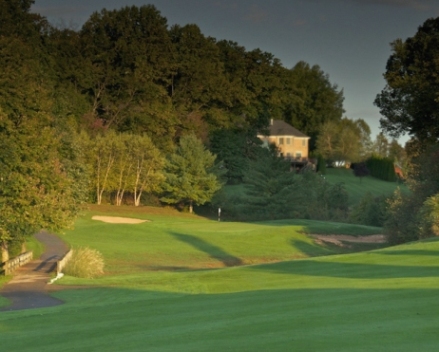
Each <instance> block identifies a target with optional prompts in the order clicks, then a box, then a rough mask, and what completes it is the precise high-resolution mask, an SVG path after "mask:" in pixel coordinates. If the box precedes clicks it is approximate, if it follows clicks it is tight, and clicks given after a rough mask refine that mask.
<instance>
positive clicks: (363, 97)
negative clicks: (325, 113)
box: [32, 0, 439, 144]
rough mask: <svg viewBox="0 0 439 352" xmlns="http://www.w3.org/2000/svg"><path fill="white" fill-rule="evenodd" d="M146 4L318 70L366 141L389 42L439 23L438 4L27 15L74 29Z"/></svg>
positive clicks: (225, 5)
mask: <svg viewBox="0 0 439 352" xmlns="http://www.w3.org/2000/svg"><path fill="white" fill-rule="evenodd" d="M148 4H152V5H154V6H155V7H156V8H157V9H158V10H159V11H160V12H161V14H162V16H164V17H166V18H167V20H168V25H169V26H172V25H174V24H178V25H185V24H188V23H195V24H197V25H198V26H199V27H200V29H201V31H202V33H203V34H204V35H206V36H211V37H214V38H216V39H217V40H222V39H227V40H232V41H235V42H237V43H238V44H239V45H241V46H244V47H245V48H246V49H247V50H252V49H256V48H259V49H261V50H262V51H266V52H269V53H271V54H273V55H274V56H275V57H276V58H278V59H280V60H281V62H282V64H283V66H284V67H286V68H291V67H293V66H294V65H295V64H296V63H297V62H299V61H305V62H307V63H308V64H310V65H318V66H320V68H321V69H322V70H323V72H325V73H326V74H328V76H329V80H330V82H331V83H332V84H334V85H337V86H338V88H339V89H343V93H344V97H345V101H344V108H345V110H346V112H345V114H344V116H346V117H348V118H350V119H354V120H356V119H364V120H365V121H366V122H367V123H368V124H369V126H370V127H371V129H372V138H375V136H376V135H377V134H378V133H379V132H380V129H379V119H380V113H379V110H378V108H377V107H375V106H374V105H373V101H374V99H375V97H376V95H377V94H379V93H380V92H381V90H382V89H383V88H384V86H385V80H384V78H383V73H384V72H385V67H386V62H387V59H388V58H389V56H390V55H391V47H390V43H391V42H393V41H394V40H396V39H398V38H401V39H403V40H405V39H407V38H408V37H412V36H413V35H415V33H416V31H417V29H418V27H419V26H421V25H422V24H423V23H424V22H425V21H426V20H427V19H428V18H433V17H439V0H35V3H34V5H33V7H32V11H33V12H37V13H39V14H41V15H43V16H45V17H47V19H48V20H49V21H50V22H51V23H52V24H54V25H57V26H60V27H68V28H73V29H76V30H79V29H80V28H81V26H82V25H83V24H84V22H85V21H87V19H88V18H89V17H90V15H91V14H92V13H93V12H96V11H97V12H100V11H101V10H102V9H103V8H106V9H107V10H112V9H119V8H121V7H124V6H132V5H135V6H142V5H148ZM407 139H408V137H407V136H405V137H402V138H401V139H400V140H399V141H400V143H401V144H404V143H405V141H406V140H407Z"/></svg>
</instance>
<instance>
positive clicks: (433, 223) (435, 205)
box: [418, 193, 439, 238]
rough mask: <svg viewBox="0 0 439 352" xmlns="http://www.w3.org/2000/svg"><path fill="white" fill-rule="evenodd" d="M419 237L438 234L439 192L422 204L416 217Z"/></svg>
mask: <svg viewBox="0 0 439 352" xmlns="http://www.w3.org/2000/svg"><path fill="white" fill-rule="evenodd" d="M418 223H419V238H428V237H432V236H439V193H438V194H436V195H434V196H431V197H429V198H428V199H427V200H426V201H425V202H424V204H423V205H422V207H421V209H420V211H419V217H418Z"/></svg>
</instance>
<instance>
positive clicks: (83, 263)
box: [63, 247, 104, 279]
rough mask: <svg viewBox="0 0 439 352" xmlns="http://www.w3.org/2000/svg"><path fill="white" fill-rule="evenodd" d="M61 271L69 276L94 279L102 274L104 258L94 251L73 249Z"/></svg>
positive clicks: (85, 248) (86, 248)
mask: <svg viewBox="0 0 439 352" xmlns="http://www.w3.org/2000/svg"><path fill="white" fill-rule="evenodd" d="M63 271H64V273H65V274H67V275H70V276H74V277H78V278H84V279H94V278H96V277H99V276H101V275H103V274H104V258H103V256H102V254H101V253H100V252H99V251H98V250H96V249H91V248H88V247H84V248H75V249H74V250H73V253H72V256H71V258H70V260H69V261H68V262H67V264H66V266H65V268H64V270H63Z"/></svg>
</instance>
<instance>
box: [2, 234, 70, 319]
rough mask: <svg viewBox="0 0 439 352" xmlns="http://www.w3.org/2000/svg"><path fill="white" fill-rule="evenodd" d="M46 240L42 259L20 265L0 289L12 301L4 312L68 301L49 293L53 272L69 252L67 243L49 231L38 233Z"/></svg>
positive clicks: (50, 305) (40, 238) (38, 236)
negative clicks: (58, 262) (57, 263)
mask: <svg viewBox="0 0 439 352" xmlns="http://www.w3.org/2000/svg"><path fill="white" fill-rule="evenodd" d="M35 237H36V239H37V240H38V241H40V242H41V243H43V245H44V247H45V252H44V254H43V255H42V256H41V258H40V259H37V260H32V261H31V262H29V263H27V264H26V265H23V266H22V267H20V268H18V269H17V270H16V271H15V272H14V275H13V278H12V280H11V281H9V282H8V283H7V284H6V285H4V286H3V288H2V289H1V290H0V295H2V296H3V297H5V298H7V299H8V300H10V302H11V304H10V305H9V306H6V307H2V308H0V311H11V310H22V309H32V308H43V307H52V306H57V305H60V304H63V303H64V302H63V301H61V300H59V299H57V298H54V297H52V296H50V295H49V287H50V285H48V282H49V281H50V273H52V272H53V271H55V270H56V262H57V261H58V260H60V259H62V257H63V256H64V255H65V254H66V253H67V251H68V247H67V245H66V244H65V243H64V242H63V241H62V240H61V239H60V238H59V237H57V236H55V235H53V234H50V233H48V232H45V231H41V232H40V233H38V234H36V235H35Z"/></svg>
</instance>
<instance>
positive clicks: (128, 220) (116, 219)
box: [92, 215, 148, 224]
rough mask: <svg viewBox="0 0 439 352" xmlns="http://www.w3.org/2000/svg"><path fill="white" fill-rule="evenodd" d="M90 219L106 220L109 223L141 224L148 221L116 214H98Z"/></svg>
mask: <svg viewBox="0 0 439 352" xmlns="http://www.w3.org/2000/svg"><path fill="white" fill-rule="evenodd" d="M92 219H93V220H98V221H103V222H108V223H110V224H141V223H142V222H147V221H148V220H142V219H133V218H122V217H118V216H98V215H95V216H93V217H92Z"/></svg>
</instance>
